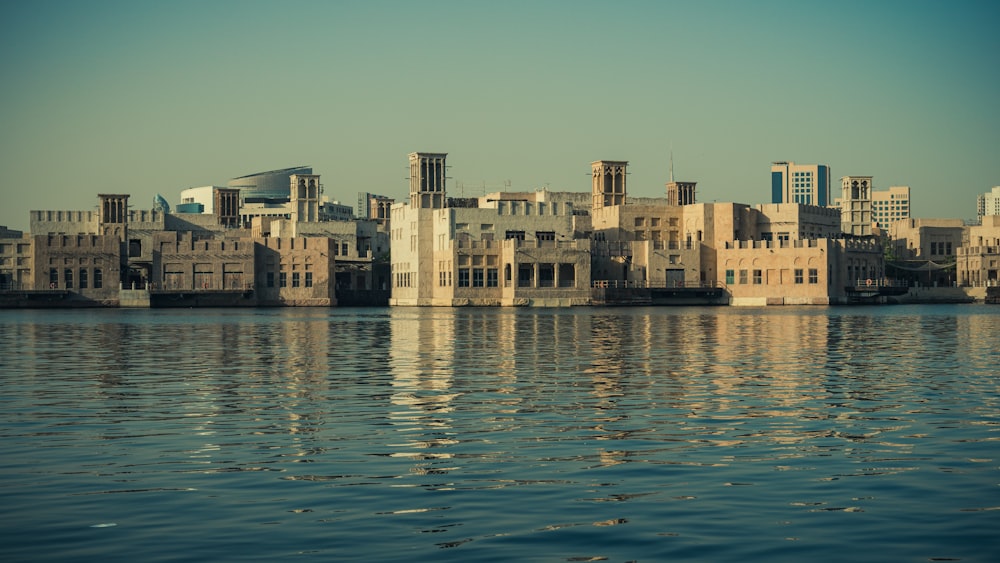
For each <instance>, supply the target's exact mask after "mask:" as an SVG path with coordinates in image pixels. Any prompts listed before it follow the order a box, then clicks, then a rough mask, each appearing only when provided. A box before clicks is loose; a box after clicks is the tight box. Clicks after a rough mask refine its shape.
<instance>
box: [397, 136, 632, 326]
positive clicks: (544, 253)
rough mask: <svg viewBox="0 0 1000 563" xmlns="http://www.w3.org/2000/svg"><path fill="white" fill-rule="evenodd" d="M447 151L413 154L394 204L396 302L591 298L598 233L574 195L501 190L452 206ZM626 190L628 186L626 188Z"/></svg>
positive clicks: (553, 302)
mask: <svg viewBox="0 0 1000 563" xmlns="http://www.w3.org/2000/svg"><path fill="white" fill-rule="evenodd" d="M446 159H447V154H445V153H420V152H417V153H411V154H410V155H409V160H410V183H409V185H410V197H409V202H407V203H397V204H395V205H393V206H392V208H391V221H390V224H391V244H392V272H391V273H392V297H391V299H390V304H392V305H440V306H453V305H506V306H511V305H537V306H558V305H563V306H566V305H578V304H587V303H589V299H590V239H589V238H586V237H577V236H576V234H577V228H576V221H577V218H578V216H577V215H575V214H574V208H573V204H572V202H571V201H566V200H564V199H561V198H559V197H558V194H555V193H552V192H548V191H540V192H535V193H533V194H511V193H498V194H488V195H485V196H483V197H480V198H475V199H468V200H462V201H461V202H460V203H461V205H462V206H461V207H451V206H449V205H448V199H447V191H446V184H445V179H446V174H445V170H446ZM622 196H623V197H624V193H623V192H622Z"/></svg>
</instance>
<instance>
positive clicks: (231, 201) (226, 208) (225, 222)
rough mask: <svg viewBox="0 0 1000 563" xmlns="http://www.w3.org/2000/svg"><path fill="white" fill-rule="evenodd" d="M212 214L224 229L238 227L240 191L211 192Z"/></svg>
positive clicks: (218, 189)
mask: <svg viewBox="0 0 1000 563" xmlns="http://www.w3.org/2000/svg"><path fill="white" fill-rule="evenodd" d="M212 212H213V213H214V214H215V217H216V218H217V219H218V221H219V224H220V225H222V226H224V227H239V226H240V189H239V188H219V187H216V188H214V189H213V190H212Z"/></svg>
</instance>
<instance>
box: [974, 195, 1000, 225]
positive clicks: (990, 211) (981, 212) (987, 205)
mask: <svg viewBox="0 0 1000 563" xmlns="http://www.w3.org/2000/svg"><path fill="white" fill-rule="evenodd" d="M976 210H977V215H978V217H979V223H980V224H982V222H983V217H987V216H989V215H1000V186H993V190H992V191H989V192H986V193H984V194H980V195H979V197H977V198H976Z"/></svg>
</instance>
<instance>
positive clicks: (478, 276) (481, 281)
mask: <svg viewBox="0 0 1000 563" xmlns="http://www.w3.org/2000/svg"><path fill="white" fill-rule="evenodd" d="M485 285H486V280H485V277H484V272H483V269H482V268H473V270H472V287H484V286H485Z"/></svg>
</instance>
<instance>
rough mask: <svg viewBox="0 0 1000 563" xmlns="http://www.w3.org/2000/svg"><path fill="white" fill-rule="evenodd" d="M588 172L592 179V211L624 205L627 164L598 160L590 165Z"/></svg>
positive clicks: (617, 161) (624, 162)
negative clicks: (589, 171)
mask: <svg viewBox="0 0 1000 563" xmlns="http://www.w3.org/2000/svg"><path fill="white" fill-rule="evenodd" d="M590 170H591V176H592V177H593V191H592V195H593V198H594V199H593V203H594V209H601V208H603V207H612V206H616V205H625V196H626V194H627V192H626V189H625V177H626V175H627V174H628V162H626V161H619V160H598V161H595V162H591V163H590Z"/></svg>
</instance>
